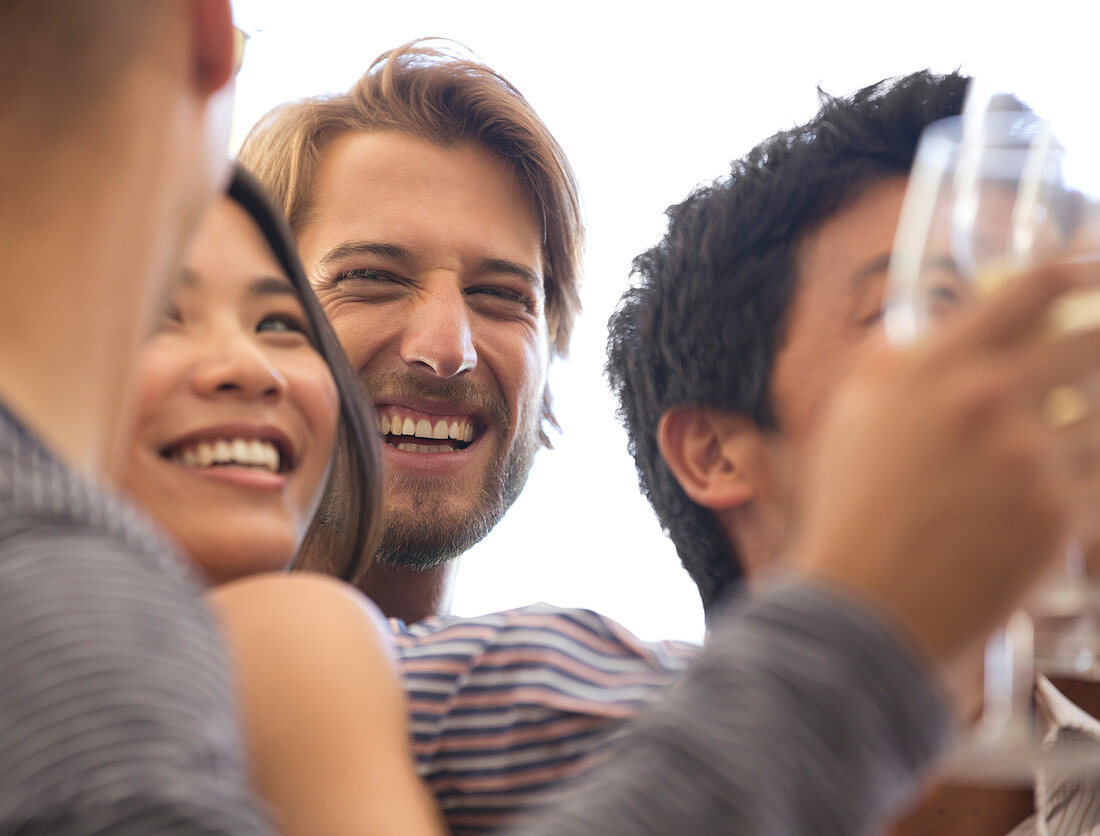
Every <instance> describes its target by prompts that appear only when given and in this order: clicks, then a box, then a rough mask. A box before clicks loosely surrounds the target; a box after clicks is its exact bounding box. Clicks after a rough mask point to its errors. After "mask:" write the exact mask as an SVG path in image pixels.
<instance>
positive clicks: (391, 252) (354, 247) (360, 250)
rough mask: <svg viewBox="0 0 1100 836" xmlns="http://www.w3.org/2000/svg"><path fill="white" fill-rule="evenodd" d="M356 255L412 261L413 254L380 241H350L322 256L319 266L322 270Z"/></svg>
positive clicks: (400, 247)
mask: <svg viewBox="0 0 1100 836" xmlns="http://www.w3.org/2000/svg"><path fill="white" fill-rule="evenodd" d="M356 255H377V256H382V257H383V258H391V259H393V260H395V261H403V262H409V261H412V253H410V252H409V251H408V250H407V249H405V248H404V247H402V246H400V245H399V244H386V243H382V242H380V241H348V242H346V243H343V244H338V245H337V246H335V247H333V248H332V249H331V250H329V251H328V252H327V253H325V254H324V256H322V258H321V260H320V261H319V262H318V264H317V266H318V267H319V268H321V269H324V268H325V267H328V266H329V265H331V264H334V263H335V262H337V261H343V260H344V259H345V258H348V257H350V256H356Z"/></svg>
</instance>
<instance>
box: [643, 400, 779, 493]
mask: <svg viewBox="0 0 1100 836" xmlns="http://www.w3.org/2000/svg"><path fill="white" fill-rule="evenodd" d="M657 445H658V448H659V449H660V451H661V457H662V458H664V460H665V464H667V465H668V467H669V470H671V471H672V475H673V476H674V477H675V478H676V481H677V482H679V483H680V487H681V488H682V489H683V491H684V493H686V494H687V495H688V498H690V499H691V501H692V502H694V503H696V504H697V505H701V506H703V507H704V508H709V509H711V510H712V511H724V510H728V509H731V508H737V507H739V506H741V505H744V504H745V503H746V502H749V501H751V500H752V499H753V498H755V497H756V494H757V486H756V483H755V476H756V472H757V467H756V463H757V462H758V461H759V457H760V455H761V452H762V449H763V438H762V436H761V434H760V429H759V428H758V427H757V426H756V424H754V423H753V422H752V421H751V420H750V419H749V418H746V417H745V416H743V415H739V414H737V413H731V412H722V411H720V410H716V409H709V408H706V407H693V406H680V407H676V408H675V409H670V410H669V411H668V412H666V413H665V414H664V415H662V416H661V421H660V423H659V424H658V425H657Z"/></svg>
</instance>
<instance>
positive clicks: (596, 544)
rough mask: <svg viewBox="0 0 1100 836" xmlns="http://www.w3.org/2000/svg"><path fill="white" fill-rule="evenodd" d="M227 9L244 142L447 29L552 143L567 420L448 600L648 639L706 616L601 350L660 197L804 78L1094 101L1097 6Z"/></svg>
mask: <svg viewBox="0 0 1100 836" xmlns="http://www.w3.org/2000/svg"><path fill="white" fill-rule="evenodd" d="M234 5H235V11H236V15H237V19H238V22H239V23H241V24H242V25H243V26H244V27H245V28H247V29H249V30H251V31H252V39H251V41H250V42H249V44H248V54H247V57H246V61H245V66H244V70H243V71H242V73H241V76H240V79H239V88H238V89H239V94H238V96H239V98H238V105H237V138H236V140H235V142H237V143H239V141H240V139H241V138H243V135H244V133H245V132H246V131H247V129H248V128H249V127H250V126H251V125H252V124H253V123H254V122H255V121H256V120H257V119H258V118H259V117H260V116H261V115H262V114H263V113H265V112H266V111H267V110H268V109H270V108H271V107H272V106H274V105H275V104H278V103H279V102H281V101H285V100H287V99H291V98H298V97H301V96H306V95H313V94H317V93H323V92H336V91H341V90H343V89H346V88H347V87H348V86H350V85H351V83H352V82H354V80H355V79H356V78H357V77H358V76H359V75H360V74H362V72H363V71H364V70H365V69H366V67H367V66H368V65H369V63H370V62H371V60H372V59H373V58H374V57H375V56H376V55H378V53H380V52H382V51H384V50H386V49H389V48H391V47H393V46H396V45H399V44H401V43H404V42H406V41H409V40H412V39H413V38H417V37H421V36H442V37H448V38H452V39H454V40H457V41H459V42H461V43H462V44H464V45H465V46H467V47H468V48H469V49H470V50H472V51H473V52H474V53H475V54H476V55H477V56H478V57H480V58H481V59H482V60H483V61H484V62H486V63H487V64H489V65H490V66H492V67H493V68H494V69H496V70H498V71H499V72H501V73H502V74H503V75H504V76H506V77H507V78H508V79H509V80H511V81H512V82H513V83H514V84H515V85H516V86H517V87H518V88H519V89H520V90H521V91H522V92H523V93H524V94H525V95H526V96H527V98H528V99H529V100H530V101H531V103H532V104H533V105H534V107H535V109H536V110H537V111H538V112H539V114H540V115H541V116H542V117H543V119H544V120H545V121H546V123H547V124H548V125H549V126H550V129H551V130H552V131H553V132H554V134H555V135H556V136H557V138H558V140H559V141H560V142H561V144H562V145H563V146H564V148H565V150H566V153H567V154H568V155H569V157H570V159H571V160H572V163H573V165H574V168H575V170H576V173H577V177H578V179H579V181H580V186H581V193H582V200H583V205H584V211H585V217H586V220H587V225H588V240H589V243H588V251H587V257H586V259H585V275H586V278H585V284H584V288H583V300H584V307H585V311H584V314H583V315H582V317H581V320H580V321H579V324H578V327H577V330H576V333H575V337H574V340H573V346H572V356H571V359H570V360H568V361H567V362H564V363H558V364H557V365H555V366H554V367H553V369H552V371H551V385H552V387H553V391H554V396H555V404H556V410H557V414H558V418H559V420H560V422H561V424H562V427H563V434H562V435H561V436H559V437H557V438H555V447H556V449H554V450H553V451H543V452H541V453H540V454H539V455H538V457H537V459H536V464H535V468H534V470H533V471H532V473H531V478H530V480H529V482H528V485H527V488H526V490H525V491H524V493H523V495H522V496H521V497H520V499H519V500H518V501H517V503H516V505H515V506H514V507H513V508H512V510H511V511H510V512H509V513H508V514H507V515H506V517H505V518H504V520H503V521H502V522H501V524H500V525H498V526H497V528H496V530H495V531H494V532H493V533H492V534H491V535H490V536H489V537H488V538H487V539H486V540H485V541H484V542H483V543H481V544H480V545H478V546H477V547H475V548H474V549H473V550H472V551H470V552H469V553H468V554H467V555H466V556H465V557H464V558H463V562H462V568H461V571H460V573H459V577H458V584H457V587H456V590H455V599H454V612H456V613H457V614H460V615H475V614H478V613H482V612H488V611H493V610H499V609H505V608H508V607H513V606H519V605H522V604H526V603H531V602H533V601H539V600H543V601H549V602H551V603H554V604H558V605H562V606H583V607H588V608H591V609H595V610H598V611H600V612H603V613H605V614H607V615H610V616H612V617H613V618H616V619H618V620H619V621H621V622H622V623H624V624H625V625H626V626H627V627H629V628H631V629H632V630H634V631H635V632H636V633H638V634H639V635H641V636H642V637H644V638H647V639H661V638H683V639H689V640H699V639H701V637H702V633H703V621H702V611H701V608H700V606H699V602H698V598H697V596H696V593H695V589H694V586H693V585H692V584H691V582H690V580H689V579H688V577H687V575H686V573H684V572H683V570H682V569H681V568H680V566H679V562H678V560H677V558H676V556H675V553H674V550H673V549H672V546H671V544H670V543H669V542H668V541H667V540H666V539H665V538H664V536H663V534H662V533H661V531H660V530H659V528H658V526H657V524H656V522H655V519H654V517H653V514H652V512H651V510H650V509H649V506H648V504H646V502H645V501H644V500H643V499H642V498H641V497H640V496H639V494H638V489H637V483H636V480H635V476H634V470H633V465H632V462H631V460H630V458H629V456H628V454H627V452H626V445H625V435H624V434H623V432H622V430H621V429H620V428H619V427H618V425H617V423H616V422H615V419H614V417H613V404H612V400H611V397H610V395H609V394H608V393H607V387H606V384H605V382H604V379H603V374H602V365H603V357H604V340H605V330H604V329H605V324H606V321H607V317H608V315H609V314H610V312H611V311H612V309H613V307H614V304H615V302H616V300H617V299H618V297H619V295H620V294H621V293H622V291H623V289H624V288H625V287H626V286H627V282H628V275H629V272H630V263H631V259H632V258H633V257H634V256H635V255H636V254H638V253H640V252H641V251H643V250H644V249H646V248H648V247H649V246H651V245H652V244H654V243H655V242H656V241H657V240H658V238H659V237H660V235H661V234H662V232H663V230H664V217H663V214H662V212H663V210H664V208H665V207H666V206H668V205H670V204H672V203H675V202H678V201H680V200H682V199H683V198H684V197H685V196H686V195H687V193H688V192H689V191H690V190H691V188H692V187H693V186H694V185H696V184H697V183H701V182H704V181H708V180H711V179H714V178H715V177H719V176H721V175H722V174H723V173H724V172H725V171H727V170H728V165H729V162H730V161H731V160H732V159H734V158H736V157H739V156H741V155H742V154H743V153H745V152H746V151H747V150H748V149H749V148H751V147H752V146H753V145H755V144H756V143H757V142H758V141H760V140H761V139H763V138H764V137H766V136H768V135H770V134H772V133H774V132H775V131H776V130H779V129H781V128H785V127H789V126H791V125H793V124H795V123H798V122H801V121H804V120H805V119H807V118H809V117H810V116H811V115H812V114H813V112H814V111H815V110H816V104H817V99H816V92H815V91H816V88H817V87H818V85H820V86H822V87H823V88H824V89H825V90H827V91H829V92H831V93H836V94H846V93H850V92H852V91H854V90H855V89H857V88H858V87H861V86H864V85H866V84H868V83H871V82H873V81H877V80H879V79H881V78H884V77H886V76H893V75H899V74H905V73H908V72H911V71H913V70H916V69H920V68H924V67H930V68H932V69H933V70H937V71H941V72H942V71H947V70H951V69H955V68H961V69H962V70H963V71H965V72H970V73H998V74H1000V73H1003V74H1006V75H1007V76H1014V77H1018V78H1024V79H1026V81H1027V83H1028V84H1029V85H1032V86H1033V87H1036V88H1038V89H1042V90H1043V91H1044V95H1051V96H1053V95H1055V94H1058V95H1061V96H1062V97H1063V101H1066V102H1069V103H1071V104H1072V105H1073V106H1075V107H1082V108H1090V109H1097V108H1100V101H1098V96H1100V86H1098V85H1097V77H1098V76H1097V74H1098V73H1100V70H1098V69H1096V65H1095V63H1094V59H1095V56H1096V55H1097V54H1098V53H1100V10H1098V9H1100V5H1098V4H1097V3H1096V0H1046V2H1038V0H1032V2H1026V3H1025V2H1003V1H1002V2H1000V3H994V2H989V0H923V2H913V3H907V4H902V3H890V2H888V0H887V1H886V2H884V0H878V2H873V3H871V2H845V1H844V0H840V2H833V3H828V2H813V3H811V2H805V0H793V2H786V3H784V2H782V0H760V1H759V2H748V1H746V2H721V0H710V1H709V2H695V0H680V1H679V2H674V3H661V4H655V3H645V2H636V3H632V4H627V3H623V4H612V3H601V2H598V0H589V2H574V1H573V0H567V1H563V2H557V3H553V4H537V5H536V4H527V3H523V2H517V1H516V0H513V2H508V3H505V2H466V3H461V2H454V0H452V1H451V2H437V0H423V1H422V2H399V3H381V2H371V3H364V2H358V0H356V2H352V0H312V2H293V1H292V0H235V3H234ZM1090 74H1091V76H1090Z"/></svg>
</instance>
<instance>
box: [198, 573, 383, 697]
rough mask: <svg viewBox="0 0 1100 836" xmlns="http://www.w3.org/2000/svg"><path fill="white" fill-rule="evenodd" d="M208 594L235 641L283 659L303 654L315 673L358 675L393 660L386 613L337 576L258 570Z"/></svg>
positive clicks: (250, 648)
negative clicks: (326, 671)
mask: <svg viewBox="0 0 1100 836" xmlns="http://www.w3.org/2000/svg"><path fill="white" fill-rule="evenodd" d="M207 599H208V601H209V603H210V605H211V607H212V608H213V609H214V612H215V614H216V615H217V617H218V619H219V621H220V622H221V623H222V625H223V626H224V627H225V629H226V630H228V631H229V633H230V639H231V643H232V644H234V645H236V646H237V647H238V648H240V647H242V646H244V647H247V649H248V650H249V652H250V653H254V654H261V655H263V656H270V657H272V659H273V661H276V660H277V661H278V662H279V663H281V664H282V663H285V662H286V661H287V659H288V656H289V657H294V656H300V659H299V661H300V662H302V663H304V664H308V665H309V666H310V667H311V668H312V669H313V671H312V672H313V673H314V674H320V673H322V672H323V671H324V670H325V669H326V668H331V669H332V670H333V672H334V673H335V672H338V670H342V671H343V674H345V675H353V674H354V673H355V672H356V671H359V672H367V671H368V670H369V668H370V666H371V665H374V664H378V663H385V664H386V665H387V666H388V665H389V664H390V659H391V651H390V643H389V640H388V638H387V635H386V632H387V631H386V626H385V621H384V619H383V618H382V615H381V613H379V611H378V609H377V607H375V606H374V604H372V603H371V602H370V601H369V600H368V599H367V598H366V597H365V596H363V595H362V594H360V593H359V592H357V591H356V590H355V589H353V588H352V587H351V586H349V585H347V584H345V583H343V582H341V581H338V580H335V579H333V578H329V577H325V576H323V575H315V574H309V573H294V574H269V575H258V576H255V577H251V578H245V579H243V580H239V581H234V582H232V583H229V584H225V585H223V586H220V587H218V588H217V589H214V590H212V591H210V592H209V593H208V596H207ZM321 649H323V650H324V653H321V654H319V653H318V652H317V651H318V650H321ZM347 665H350V668H349V667H346V666H347Z"/></svg>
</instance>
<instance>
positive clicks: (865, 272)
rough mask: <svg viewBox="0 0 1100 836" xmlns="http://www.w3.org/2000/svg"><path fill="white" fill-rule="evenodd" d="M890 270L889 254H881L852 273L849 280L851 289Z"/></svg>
mask: <svg viewBox="0 0 1100 836" xmlns="http://www.w3.org/2000/svg"><path fill="white" fill-rule="evenodd" d="M889 269H890V253H888V252H887V253H882V254H881V255H877V256H875V257H874V258H872V259H871V260H870V261H868V262H866V263H865V264H864V265H863V266H862V267H860V268H859V269H858V270H856V271H855V272H854V273H852V275H851V278H850V279H849V281H850V283H851V285H852V287H853V288H856V287H859V286H860V285H862V284H863V283H865V282H866V281H867V280H868V279H871V278H874V277H875V276H879V275H882V274H883V273H885V272H886V271H887V270H889Z"/></svg>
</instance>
